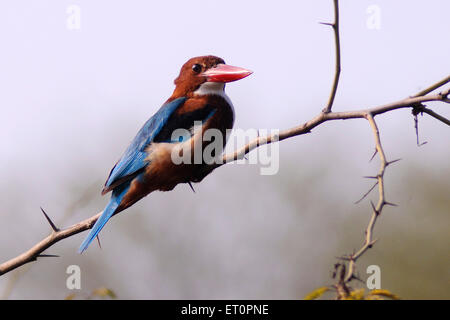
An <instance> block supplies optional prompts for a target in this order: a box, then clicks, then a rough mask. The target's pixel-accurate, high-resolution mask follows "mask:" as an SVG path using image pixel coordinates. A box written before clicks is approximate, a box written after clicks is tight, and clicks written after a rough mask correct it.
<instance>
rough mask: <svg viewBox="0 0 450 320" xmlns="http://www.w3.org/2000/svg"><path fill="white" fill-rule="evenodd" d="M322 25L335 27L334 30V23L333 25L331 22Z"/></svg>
mask: <svg viewBox="0 0 450 320" xmlns="http://www.w3.org/2000/svg"><path fill="white" fill-rule="evenodd" d="M319 23H320V24H323V25H325V26H330V27H333V28H334V23H331V22H319Z"/></svg>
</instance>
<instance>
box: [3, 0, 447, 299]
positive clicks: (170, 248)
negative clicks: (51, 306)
mask: <svg viewBox="0 0 450 320" xmlns="http://www.w3.org/2000/svg"><path fill="white" fill-rule="evenodd" d="M341 2H342V3H341V6H340V10H341V15H340V19H341V46H342V75H341V81H340V83H339V89H338V94H337V96H336V101H335V105H334V110H336V111H337V110H340V111H343V110H351V109H360V108H364V107H371V106H376V105H380V104H384V103H387V102H391V101H395V100H398V99H402V98H404V97H406V96H409V95H412V94H414V93H416V92H417V91H419V90H421V89H423V88H425V87H427V86H429V85H431V84H433V83H434V82H437V81H438V80H440V79H442V78H444V77H445V76H447V75H448V74H449V72H450V59H449V57H450V43H449V41H448V39H447V35H448V33H449V31H450V19H449V16H448V13H449V12H450V2H449V1H446V0H431V1H418V0H417V1H406V0H404V1H388V0H385V1H361V0H358V1H357V0H347V1H341ZM70 5H77V6H79V8H80V9H81V25H80V27H81V28H80V29H79V30H70V29H68V28H67V26H66V24H67V19H68V14H67V12H66V10H67V8H68V7H69V6H70ZM371 5H376V6H378V8H379V9H380V10H381V11H380V13H381V16H380V17H381V20H380V29H375V30H374V29H369V28H368V27H367V19H368V18H369V14H368V13H367V8H368V7H369V6H371ZM332 20H333V5H332V1H331V0H329V1H323V0H322V1H277V2H274V1H226V2H224V1H213V0H208V1H160V2H151V1H99V0H96V1H87V0H78V1H56V0H53V1H50V0H48V1H44V0H40V1H20V0H17V1H3V2H2V3H1V4H0V39H1V42H2V43H1V50H0V70H1V72H0V88H1V89H0V108H1V116H2V125H1V126H0V149H1V150H2V156H1V157H0V173H1V176H2V179H1V182H0V203H1V207H2V209H1V211H0V228H1V229H0V262H3V261H5V260H7V259H10V258H12V257H14V256H16V255H18V254H19V253H21V252H23V251H24V250H26V249H28V248H29V247H30V246H31V245H32V244H33V243H36V242H37V241H39V240H40V239H41V238H42V237H44V236H46V235H47V234H48V232H49V226H48V225H47V224H46V222H45V221H44V219H43V217H42V214H41V213H40V210H39V207H40V206H42V207H44V208H45V209H46V211H47V212H48V213H49V214H50V216H52V217H53V218H54V220H55V222H58V221H61V219H63V217H64V215H65V212H67V210H68V208H70V207H73V208H74V210H73V212H72V214H71V216H70V217H69V218H68V219H66V220H65V221H64V222H63V225H62V227H63V226H68V225H70V224H72V223H75V222H77V221H80V220H82V219H85V218H87V217H89V216H91V215H93V214H94V213H97V212H99V211H101V210H102V209H103V207H104V205H105V204H106V203H107V201H108V198H107V197H101V195H100V191H101V188H102V184H103V182H104V180H105V179H106V178H107V175H108V173H109V171H110V169H111V167H112V166H113V165H114V163H115V161H116V160H117V159H118V158H119V157H120V156H121V154H122V152H123V151H124V150H125V148H126V147H127V145H128V143H129V142H130V140H131V139H132V138H133V137H134V135H135V133H136V132H137V131H138V130H139V128H140V127H141V125H142V124H143V123H144V122H145V121H146V120H147V119H148V118H149V117H150V116H151V115H152V114H153V113H154V112H155V111H156V110H157V109H158V108H159V107H160V105H161V104H162V103H163V102H164V101H165V100H166V99H167V98H168V97H169V96H170V94H171V93H172V90H173V88H174V86H173V80H174V79H175V77H176V76H177V75H178V72H179V69H180V67H181V65H182V64H183V63H184V62H185V61H186V60H187V59H188V58H190V57H193V56H198V55H205V54H214V55H217V56H220V57H222V58H224V59H225V61H226V62H227V63H229V64H231V65H236V66H241V67H245V68H248V69H250V70H253V71H254V74H253V75H251V76H250V77H248V78H246V79H244V80H242V81H238V82H235V83H231V84H229V85H227V93H228V95H229V96H230V98H231V99H232V101H233V103H234V106H235V111H236V122H235V127H236V128H241V129H248V128H256V129H272V128H275V129H285V128H289V127H292V126H295V125H297V124H300V123H303V122H305V121H307V120H308V119H310V118H312V117H313V116H315V115H316V114H317V113H318V112H319V111H320V110H321V109H322V108H323V107H324V105H325V104H326V102H327V99H328V96H329V91H330V87H331V83H332V79H333V75H334V63H335V61H334V39H333V33H332V31H331V29H330V28H329V27H327V26H323V25H321V24H319V23H318V22H328V21H332ZM428 106H429V107H432V108H434V110H435V111H436V112H438V113H441V114H443V115H444V116H446V117H447V118H448V117H449V116H450V109H449V108H450V106H449V105H440V104H438V105H437V104H429V105H428ZM376 120H377V122H378V125H379V127H380V131H381V138H382V143H383V145H384V148H385V151H386V154H387V156H388V158H390V159H395V158H402V159H403V161H401V162H400V163H398V164H396V166H395V167H394V166H393V167H390V168H389V169H388V171H387V173H386V184H387V192H388V193H387V197H388V200H390V201H393V202H397V203H400V207H398V208H387V209H386V210H385V213H384V215H383V216H382V217H381V219H380V223H379V224H378V225H377V226H376V230H377V237H379V238H380V241H379V243H377V245H376V246H375V248H374V249H373V253H372V252H368V254H367V258H365V260H363V261H362V265H367V264H378V265H380V267H381V269H382V275H383V278H382V279H385V280H382V286H383V287H385V288H386V289H392V290H393V291H396V293H398V294H399V295H401V296H404V297H414V298H417V297H419V298H420V297H424V298H430V297H438V298H450V296H449V292H450V291H449V288H448V283H449V279H450V274H449V271H448V270H449V268H448V258H447V257H448V243H449V241H448V240H449V237H448V230H449V228H448V227H449V218H448V213H449V211H450V210H449V206H448V198H450V197H448V196H449V195H450V183H449V175H450V164H449V161H448V159H449V157H450V147H449V138H450V134H449V129H448V126H446V125H445V124H443V123H440V122H437V121H436V120H434V119H430V118H429V117H428V116H427V115H425V116H424V117H419V120H420V122H419V128H420V138H421V140H422V141H427V142H428V143H427V144H426V145H424V146H421V147H419V148H418V147H417V146H416V137H415V133H414V123H413V118H412V116H411V114H410V110H399V111H395V112H392V113H389V114H385V115H383V116H380V117H377V118H376ZM373 150H374V143H373V137H372V133H371V131H370V127H369V124H368V123H367V122H366V121H364V120H349V121H345V122H342V121H339V122H332V123H325V124H323V125H321V126H320V127H318V128H316V129H314V130H313V132H312V133H311V134H309V135H305V136H301V137H297V138H294V139H291V140H289V141H283V142H281V143H280V171H279V173H278V174H276V175H273V176H261V175H260V174H259V169H258V166H257V165H251V166H250V165H227V166H224V167H222V168H220V169H218V170H217V171H215V172H214V173H213V174H211V175H210V176H209V177H208V178H206V179H205V180H204V181H203V182H202V183H201V184H198V185H196V186H195V189H196V191H197V192H196V193H195V194H193V193H192V191H191V190H190V188H189V187H188V186H186V185H180V186H178V187H177V188H176V189H175V190H174V191H172V192H169V193H154V194H151V195H150V196H148V197H147V198H145V199H143V200H141V201H140V202H139V203H138V204H136V205H135V206H133V208H131V209H129V210H127V211H126V212H123V213H121V214H120V215H118V216H117V217H115V218H113V219H112V220H110V222H109V223H108V224H107V226H106V227H105V228H104V229H103V231H102V233H101V234H100V235H101V240H102V249H99V248H98V246H97V245H96V244H95V243H93V245H91V247H90V248H89V250H88V251H87V252H85V253H84V254H83V255H78V254H77V253H76V250H77V248H78V246H79V245H80V243H81V241H82V239H83V238H84V237H85V235H86V233H83V234H81V235H77V236H74V237H71V238H69V239H66V240H64V241H62V242H60V243H58V244H57V245H55V246H54V247H52V248H50V249H49V250H47V253H50V254H58V255H61V258H58V259H47V260H39V261H38V262H37V263H36V262H35V263H33V264H32V265H30V266H31V267H24V268H21V269H20V270H22V271H23V272H22V273H21V274H19V277H18V281H16V282H14V283H13V285H12V286H10V283H12V282H11V279H12V275H13V273H11V274H8V275H6V276H3V277H0V297H3V298H10V299H36V298H38V299H49V298H53V299H62V298H64V297H65V296H67V295H68V294H70V293H72V291H70V290H68V289H67V288H66V283H65V279H66V278H67V274H66V273H65V271H66V268H67V266H69V265H71V264H75V265H79V266H80V267H81V271H82V290H80V291H79V292H77V294H78V297H81V298H83V297H84V296H86V295H87V294H89V292H91V291H92V290H93V289H95V288H97V287H100V286H106V287H109V288H111V289H113V290H114V291H115V292H116V293H117V295H118V296H119V298H125V299H178V298H185V299H220V298H223V299H232V298H236V299H242V298H245V299H252V298H256V299H259V298H266V299H298V298H302V297H303V296H304V295H305V294H307V293H308V292H310V291H312V290H313V289H315V288H317V287H319V286H323V285H328V284H331V283H332V279H331V278H330V273H331V270H332V266H333V263H334V262H335V257H336V256H339V255H342V254H345V253H349V252H351V251H352V250H353V249H354V248H357V247H358V246H359V245H360V244H361V240H362V237H363V235H362V233H363V231H362V230H363V228H364V226H365V224H366V223H367V221H368V219H369V215H370V211H369V204H368V202H367V201H365V202H363V203H361V204H360V205H358V206H355V205H354V204H353V202H354V201H355V200H357V199H358V198H359V196H360V195H361V194H363V193H364V192H365V191H366V190H367V189H368V188H369V187H370V182H368V181H365V180H364V179H362V178H361V177H362V176H364V175H371V174H374V173H375V172H376V171H377V170H378V162H377V161H378V159H376V160H374V161H373V162H372V163H368V160H369V158H370V156H371V155H372V153H373ZM414 179H415V180H414ZM437 186H439V187H437ZM433 187H435V188H437V189H436V190H438V191H439V192H440V193H439V194H442V195H443V196H442V197H441V198H439V196H438V195H436V193H432V194H433V196H426V195H425V194H426V192H427V191H430V190H431V189H432V188H433ZM433 190H434V189H433ZM83 196H84V197H85V199H83V200H82V201H81V203H80V204H79V205H74V203H77V202H78V201H79V199H80V197H83ZM434 196H435V197H434ZM376 197H377V194H376V193H374V194H372V198H373V199H376ZM442 199H444V200H442ZM426 201H431V203H432V204H433V205H435V206H434V207H433V209H430V207H429V206H426V207H425V209H423V210H422V209H420V208H422V207H421V205H422V204H424V203H425V202H426ZM442 201H443V202H442ZM445 201H447V202H445ZM414 210H417V214H416V215H413V211H414ZM427 210H430V211H427ZM414 212H416V211H414ZM432 213H433V214H435V216H436V217H438V218H432ZM389 228H390V229H389ZM413 231H414V232H415V233H414V232H413ZM406 235H408V236H412V235H414V237H413V239H419V240H418V242H417V243H414V244H412V242H411V240H406ZM383 237H384V238H383ZM406 244H408V245H410V246H413V247H414V248H415V250H419V249H418V248H420V250H421V251H420V253H418V252H419V251H407V252H408V254H407V255H406V254H405V252H406V251H405V250H403V249H402V248H403V247H404V246H405V245H406ZM393 250H394V251H393ZM395 250H397V251H395ZM402 253H403V254H405V255H404V256H402ZM425 253H427V254H431V253H434V254H435V255H434V256H433V257H424V256H423V255H422V254H425ZM433 259H434V260H433ZM432 260H433V261H434V264H433V266H434V265H438V266H440V268H441V269H438V270H436V269H432V270H433V271H431V272H426V271H425V270H427V268H431V262H430V261H432ZM386 261H387V262H386ZM384 262H385V263H386V264H385V265H383V263H384ZM364 271H365V269H364V268H363V267H361V270H360V272H361V274H362V275H363V276H364V275H365V272H364ZM430 277H431V278H430ZM432 277H434V278H432ZM419 283H421V284H420V285H419ZM424 283H425V284H424ZM413 284H414V285H413ZM427 285H428V287H427ZM418 287H421V288H423V289H421V290H423V291H420V290H418V289H417V288H418ZM426 288H428V289H426ZM10 289H11V290H10ZM427 290H428V291H427Z"/></svg>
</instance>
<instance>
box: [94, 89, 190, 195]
mask: <svg viewBox="0 0 450 320" xmlns="http://www.w3.org/2000/svg"><path fill="white" fill-rule="evenodd" d="M185 101H186V98H184V97H182V98H178V99H175V100H173V101H171V102H168V103H165V104H164V105H163V106H162V107H161V108H160V109H159V110H158V111H157V112H156V113H155V114H154V115H153V117H151V118H150V119H149V120H148V121H147V122H146V123H145V124H144V126H143V127H142V128H141V130H139V132H138V133H137V135H136V137H135V138H134V139H133V141H132V142H131V144H130V146H129V147H128V148H127V150H126V151H125V153H124V154H123V156H122V158H120V160H119V161H118V162H117V163H116V165H115V166H114V168H113V169H112V170H111V173H110V174H109V177H108V180H107V181H106V183H105V187H104V189H103V191H102V194H105V193H107V192H108V191H111V190H112V189H114V188H115V187H117V186H118V185H120V184H122V183H124V182H125V181H128V180H130V179H132V178H133V177H134V176H136V175H137V174H138V173H139V172H140V171H141V170H142V169H144V168H145V167H146V166H147V164H148V162H147V161H145V158H146V157H147V156H148V155H147V153H146V152H145V149H146V147H147V146H148V145H149V144H150V143H151V142H152V141H153V139H154V138H155V137H156V136H157V135H158V133H159V132H160V131H161V129H162V128H163V127H164V125H165V124H166V123H167V121H168V120H169V118H170V116H171V115H172V113H173V112H174V111H175V110H176V109H177V108H178V107H180V106H181V105H182V104H183V103H184V102H185Z"/></svg>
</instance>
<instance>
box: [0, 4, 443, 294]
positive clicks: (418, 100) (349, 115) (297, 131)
mask: <svg viewBox="0 0 450 320" xmlns="http://www.w3.org/2000/svg"><path fill="white" fill-rule="evenodd" d="M334 14H335V21H334V23H332V24H331V23H325V24H327V25H330V26H332V28H333V31H334V35H335V44H336V70H335V76H334V82H333V85H332V89H331V93H330V97H329V100H328V103H327V106H326V107H325V108H324V109H323V110H322V111H321V112H320V113H319V114H318V115H316V116H315V117H314V118H312V119H310V120H309V121H307V122H305V123H302V124H300V125H298V126H296V127H293V128H290V129H286V130H282V131H280V132H279V133H277V134H272V135H268V136H259V135H258V137H257V138H256V139H254V140H253V141H251V142H250V143H248V144H246V145H245V146H243V147H242V148H240V149H238V150H236V151H234V152H231V153H229V154H225V155H223V158H222V163H218V164H215V165H214V166H215V167H220V166H222V165H224V164H226V163H229V162H233V161H235V160H238V159H242V158H244V157H245V155H246V154H247V153H249V152H250V151H252V150H254V149H256V148H258V147H260V146H263V145H265V144H270V143H274V142H278V141H281V140H284V139H288V138H292V137H295V136H299V135H303V134H305V133H310V132H311V130H312V129H314V128H315V127H317V126H319V125H321V124H322V123H324V122H328V121H332V120H348V119H366V120H367V121H368V122H369V124H370V126H371V129H372V131H373V133H374V137H375V145H376V152H377V153H378V155H379V157H380V162H381V166H380V170H379V172H378V174H377V176H375V177H372V178H374V179H376V184H375V185H374V187H375V186H378V192H379V198H378V203H377V204H376V205H374V204H373V203H372V202H371V205H372V216H371V218H370V221H369V224H368V226H367V228H366V231H365V235H366V237H365V241H364V243H363V245H362V247H361V248H360V249H359V250H358V251H357V252H355V253H353V254H351V255H350V256H348V257H344V258H343V260H346V261H348V266H347V267H346V266H345V265H344V264H339V263H338V264H336V265H335V267H336V272H335V273H336V275H337V276H338V283H337V284H336V285H335V288H336V291H337V293H338V298H339V297H341V298H345V297H346V296H348V294H349V287H348V285H347V284H348V282H350V281H351V280H353V279H358V277H357V276H356V275H355V264H356V261H357V259H358V258H359V257H361V256H362V255H363V254H364V253H365V252H366V251H367V250H368V249H369V248H371V247H372V245H373V244H374V243H375V241H376V240H374V239H373V237H372V233H373V229H374V226H375V223H376V221H377V219H378V217H379V216H380V214H381V211H382V209H383V207H384V206H385V205H394V204H392V203H389V202H387V201H386V198H385V190H384V172H385V169H386V167H387V166H388V165H390V164H391V163H393V162H395V161H397V160H394V161H391V162H389V161H387V160H386V156H385V154H384V150H383V148H382V145H381V141H380V134H379V131H378V128H377V124H376V122H375V119H374V118H375V116H377V115H381V114H383V113H387V112H391V111H393V110H398V109H402V108H411V109H413V110H415V112H419V113H426V114H428V115H430V116H431V117H433V118H435V119H437V120H439V121H441V122H443V123H445V124H447V125H450V121H449V120H448V119H446V118H445V117H443V116H441V115H439V114H437V113H436V112H434V111H433V110H431V109H428V108H426V107H425V106H424V105H423V104H424V103H426V102H431V101H437V102H444V103H450V99H449V94H450V88H447V89H445V90H444V91H442V92H440V93H435V94H431V92H433V91H434V90H436V89H438V88H441V87H442V86H444V85H446V84H447V83H449V82H450V76H447V77H446V78H444V79H442V80H441V81H439V82H436V83H435V84H433V85H431V86H429V87H428V88H426V89H424V90H422V91H420V92H418V93H417V94H415V95H413V96H411V97H407V98H404V99H402V100H399V101H395V102H392V103H388V104H385V105H381V106H375V107H372V108H367V109H361V110H355V111H343V112H332V111H331V108H332V106H333V102H334V98H335V95H336V92H337V86H338V82H339V75H340V71H341V65H340V41H339V9H338V0H334ZM43 213H44V216H45V218H46V220H47V221H48V223H49V224H50V226H51V228H52V232H51V234H50V235H49V236H47V237H46V238H44V239H42V240H41V241H40V242H38V243H37V244H35V245H33V246H32V247H31V248H30V249H29V250H27V251H25V252H24V253H22V254H20V255H19V256H17V257H15V258H13V259H11V260H9V261H6V262H4V263H2V264H0V275H3V274H5V273H7V272H9V271H11V270H14V269H16V268H18V267H20V266H22V265H24V264H26V263H29V262H31V261H35V260H37V258H40V257H49V256H54V255H46V254H43V252H44V251H45V250H46V249H48V248H49V247H51V246H52V245H54V244H55V243H57V242H59V241H61V240H63V239H65V238H68V237H71V236H73V235H75V234H78V233H80V232H83V231H86V230H89V229H90V228H92V226H93V225H94V224H95V222H96V221H97V219H98V217H99V216H100V215H101V213H102V212H100V213H98V214H96V215H94V216H92V217H90V218H88V219H85V220H83V221H81V222H79V223H77V224H74V225H72V226H70V227H67V228H65V229H59V228H57V227H56V225H55V224H54V223H53V222H52V220H51V219H50V217H49V216H48V215H47V213H45V212H44V211H43ZM339 267H340V270H339V272H337V269H338V268H339Z"/></svg>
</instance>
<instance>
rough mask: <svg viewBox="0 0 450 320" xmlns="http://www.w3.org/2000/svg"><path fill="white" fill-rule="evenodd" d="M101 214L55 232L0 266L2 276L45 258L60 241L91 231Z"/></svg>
mask: <svg viewBox="0 0 450 320" xmlns="http://www.w3.org/2000/svg"><path fill="white" fill-rule="evenodd" d="M101 214H102V212H100V213H98V214H96V215H95V216H93V217H90V218H88V219H86V220H83V221H81V222H78V223H77V224H74V225H72V226H70V227H68V228H66V229H63V230H59V231H54V230H53V232H52V233H51V234H50V235H49V236H47V237H46V238H44V239H42V240H41V241H40V242H38V243H37V244H35V245H34V246H33V247H31V248H30V249H29V250H28V251H25V252H24V253H22V254H21V255H19V256H17V257H15V258H13V259H11V260H9V261H6V262H4V263H2V264H0V276H1V275H3V274H5V273H7V272H9V271H11V270H14V269H16V268H18V267H20V266H22V265H24V264H26V263H28V262H31V261H35V260H36V259H37V258H38V257H39V256H41V257H43V255H41V253H42V252H43V251H45V250H46V249H47V248H49V247H51V246H52V245H54V244H55V243H57V242H58V241H61V240H63V239H65V238H68V237H71V236H73V235H75V234H77V233H80V232H83V231H86V230H89V229H91V228H92V226H93V225H94V223H95V221H97V219H98V218H99V217H100V215H101Z"/></svg>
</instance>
